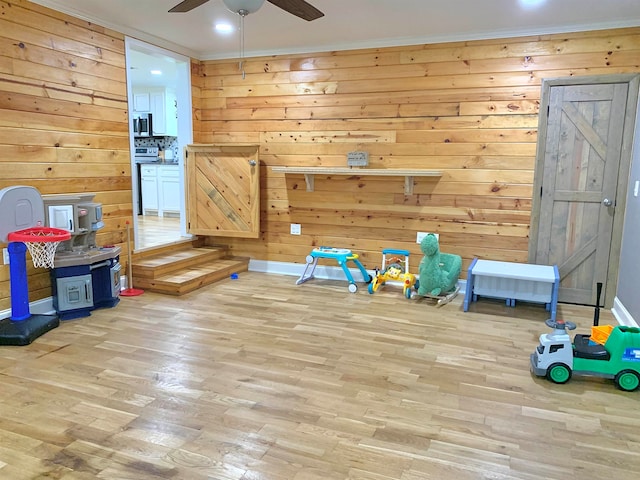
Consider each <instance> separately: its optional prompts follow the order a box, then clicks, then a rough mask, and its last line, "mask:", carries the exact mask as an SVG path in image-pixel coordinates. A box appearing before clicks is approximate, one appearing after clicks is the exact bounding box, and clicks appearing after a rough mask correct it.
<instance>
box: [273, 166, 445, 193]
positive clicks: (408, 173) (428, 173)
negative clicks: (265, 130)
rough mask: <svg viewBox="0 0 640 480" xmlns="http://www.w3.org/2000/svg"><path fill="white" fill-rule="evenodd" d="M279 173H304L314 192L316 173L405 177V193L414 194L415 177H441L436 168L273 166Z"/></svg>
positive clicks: (308, 187) (308, 188)
mask: <svg viewBox="0 0 640 480" xmlns="http://www.w3.org/2000/svg"><path fill="white" fill-rule="evenodd" d="M271 169H272V170H273V171H274V172H277V173H284V174H287V173H292V174H299V175H304V179H305V181H306V182H307V192H313V188H314V184H313V179H314V175H351V176H354V177H362V176H378V177H404V194H405V195H413V177H441V176H442V172H438V171H435V170H415V169H402V168H400V169H396V168H394V169H390V168H347V167H271Z"/></svg>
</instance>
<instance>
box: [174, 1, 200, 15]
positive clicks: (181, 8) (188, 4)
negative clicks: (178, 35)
mask: <svg viewBox="0 0 640 480" xmlns="http://www.w3.org/2000/svg"><path fill="white" fill-rule="evenodd" d="M208 1H209V0H184V1H183V2H180V3H179V4H177V5H176V6H175V7H173V8H172V9H171V10H169V13H185V12H188V11H190V10H193V9H194V8H196V7H199V6H200V5H202V4H204V3H207V2H208Z"/></svg>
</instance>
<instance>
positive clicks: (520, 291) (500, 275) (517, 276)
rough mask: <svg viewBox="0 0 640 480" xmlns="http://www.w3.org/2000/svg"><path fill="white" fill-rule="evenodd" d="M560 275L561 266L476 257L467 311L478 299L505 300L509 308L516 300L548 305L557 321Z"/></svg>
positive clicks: (470, 275) (466, 298) (469, 276)
mask: <svg viewBox="0 0 640 480" xmlns="http://www.w3.org/2000/svg"><path fill="white" fill-rule="evenodd" d="M559 287H560V273H559V272H558V266H557V265H530V264H527V263H512V262H498V261H494V260H479V259H477V258H475V259H474V260H473V262H471V265H470V266H469V270H468V274H467V288H466V291H465V294H464V304H463V307H464V311H465V312H466V311H468V310H469V304H470V303H471V302H475V301H477V300H478V297H490V298H504V299H506V304H507V306H510V307H515V306H516V300H521V301H526V302H534V303H544V304H545V307H546V309H547V311H549V312H550V313H551V319H552V320H555V319H556V313H557V305H558V289H559Z"/></svg>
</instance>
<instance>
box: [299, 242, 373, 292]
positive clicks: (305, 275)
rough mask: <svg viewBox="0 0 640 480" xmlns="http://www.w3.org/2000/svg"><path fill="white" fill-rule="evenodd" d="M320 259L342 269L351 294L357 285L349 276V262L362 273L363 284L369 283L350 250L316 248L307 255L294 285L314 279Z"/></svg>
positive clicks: (356, 256) (360, 265)
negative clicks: (302, 269)
mask: <svg viewBox="0 0 640 480" xmlns="http://www.w3.org/2000/svg"><path fill="white" fill-rule="evenodd" d="M320 258H329V259H333V260H335V261H336V262H338V265H340V267H342V271H343V272H344V275H345V277H347V280H348V282H349V291H350V292H351V293H355V292H357V291H358V285H356V282H355V280H354V279H353V275H351V272H350V271H349V267H348V263H349V262H353V264H354V265H355V266H356V267H358V270H360V273H362V278H363V280H364V282H365V283H369V282H370V281H371V275H369V272H367V270H366V269H365V268H364V266H363V265H362V263H360V260H358V255H357V254H355V253H352V252H351V250H349V249H347V248H333V247H318V248H314V249H313V250H311V253H310V254H309V255H307V257H306V262H307V264H306V266H305V269H304V272H302V275H301V276H300V278H299V279H298V280H297V281H296V285H300V284H301V283H304V282H306V281H308V280H311V279H312V278H314V276H313V272H315V270H316V266H317V265H318V259H320Z"/></svg>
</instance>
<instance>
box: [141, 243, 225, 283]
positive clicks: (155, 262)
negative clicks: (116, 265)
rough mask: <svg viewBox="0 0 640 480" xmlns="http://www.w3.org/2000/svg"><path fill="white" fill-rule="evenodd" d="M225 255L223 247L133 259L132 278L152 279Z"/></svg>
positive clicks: (187, 250) (176, 251)
mask: <svg viewBox="0 0 640 480" xmlns="http://www.w3.org/2000/svg"><path fill="white" fill-rule="evenodd" d="M226 255H227V251H226V249H225V248H224V247H199V248H187V249H183V250H175V251H171V252H166V253H160V254H157V255H153V256H148V257H143V258H140V259H134V260H133V263H132V265H131V266H132V268H133V271H134V278H136V279H138V278H140V279H142V278H150V279H154V278H159V277H163V276H165V275H168V274H170V273H172V272H178V271H181V270H183V269H186V268H190V267H195V266H199V265H203V264H206V263H209V262H211V261H214V260H218V259H221V258H224V257H225V256H226ZM138 281H140V280H138Z"/></svg>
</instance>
